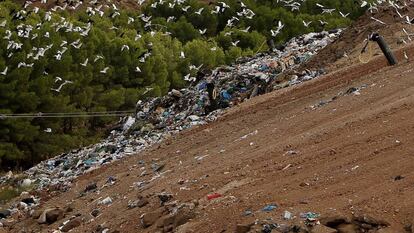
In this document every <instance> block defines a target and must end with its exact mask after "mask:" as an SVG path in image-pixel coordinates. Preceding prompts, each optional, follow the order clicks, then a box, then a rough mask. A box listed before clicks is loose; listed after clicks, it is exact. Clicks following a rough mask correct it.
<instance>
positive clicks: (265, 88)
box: [0, 29, 342, 190]
mask: <svg viewBox="0 0 414 233" xmlns="http://www.w3.org/2000/svg"><path fill="white" fill-rule="evenodd" d="M341 32H342V30H339V29H338V30H333V31H330V32H320V33H309V34H306V35H303V36H300V37H297V38H293V39H291V40H290V41H288V42H287V43H286V44H285V45H283V46H280V47H279V48H278V49H275V50H273V51H271V52H268V53H261V54H257V55H255V56H254V57H247V58H242V59H240V60H238V61H237V62H236V63H235V64H233V65H231V66H223V67H218V68H216V69H214V70H212V71H206V70H200V71H199V73H198V76H197V77H195V78H194V79H195V80H194V81H193V82H192V83H191V84H190V85H189V87H187V88H184V89H181V90H172V91H170V92H169V93H168V94H167V95H166V96H163V97H156V98H149V99H146V100H140V101H138V103H137V106H136V114H135V115H133V116H129V117H125V118H123V119H122V120H121V122H120V124H119V127H118V128H117V129H115V130H113V131H112V132H111V133H110V135H109V136H108V137H107V138H106V139H104V140H102V141H101V142H100V143H97V144H95V145H91V146H88V147H85V148H81V149H77V150H72V151H70V152H67V153H63V154H61V155H59V156H57V157H54V158H51V159H49V160H46V161H43V162H41V163H39V164H37V165H36V166H34V167H32V168H30V169H29V170H27V171H25V172H24V178H25V179H24V180H22V181H21V182H26V184H27V183H30V184H32V185H34V187H36V188H37V189H44V188H48V187H51V186H53V187H54V190H56V189H59V190H67V189H68V188H70V187H71V184H72V183H71V182H72V180H73V179H75V178H76V177H78V176H80V175H82V174H85V173H87V172H90V171H92V170H94V169H97V168H99V167H101V166H103V165H105V164H108V163H111V162H113V161H116V160H119V159H121V158H123V157H125V156H129V155H134V154H136V153H138V152H140V151H142V150H143V149H145V148H148V147H150V146H151V145H153V144H155V143H159V142H160V141H162V140H163V139H165V138H167V137H169V136H171V135H173V134H176V133H178V132H180V131H182V130H185V129H188V128H191V127H193V126H196V125H202V124H206V123H208V122H211V121H214V120H215V119H217V117H219V116H220V115H221V114H222V113H223V111H224V109H226V108H228V107H231V106H234V105H237V104H239V103H241V102H243V101H245V100H246V99H249V98H252V97H254V96H256V95H260V94H264V93H266V92H269V91H272V90H274V89H278V88H281V86H280V85H274V83H275V81H277V80H278V78H279V77H280V76H281V74H282V73H283V72H285V71H289V70H294V69H295V68H297V67H298V66H299V65H300V64H302V63H304V62H306V61H307V60H308V59H309V58H310V57H312V56H313V55H315V54H316V53H317V52H318V51H319V50H320V49H322V48H324V47H325V46H327V45H328V44H329V43H331V42H332V41H333V40H335V39H336V38H338V37H339V35H340V34H341ZM323 73H324V71H323V70H317V71H310V70H307V71H304V72H302V73H300V74H296V75H294V76H292V79H291V80H289V81H287V84H285V85H284V86H283V87H286V86H291V85H295V84H299V83H302V82H304V81H307V80H311V79H314V78H316V77H318V76H320V75H321V74H323ZM9 179H10V175H8V176H4V177H1V178H0V183H5V182H7V181H8V180H9Z"/></svg>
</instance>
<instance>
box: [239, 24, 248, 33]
mask: <svg viewBox="0 0 414 233" xmlns="http://www.w3.org/2000/svg"><path fill="white" fill-rule="evenodd" d="M249 30H250V26H248V27H247V28H246V29H240V31H242V32H245V33H248V32H249Z"/></svg>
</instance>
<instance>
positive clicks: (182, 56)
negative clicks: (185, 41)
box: [180, 51, 185, 59]
mask: <svg viewBox="0 0 414 233" xmlns="http://www.w3.org/2000/svg"><path fill="white" fill-rule="evenodd" d="M180 58H182V59H184V58H185V54H184V52H183V51H181V52H180Z"/></svg>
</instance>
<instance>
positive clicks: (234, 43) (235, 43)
mask: <svg viewBox="0 0 414 233" xmlns="http://www.w3.org/2000/svg"><path fill="white" fill-rule="evenodd" d="M239 42H240V40H236V41H234V42H231V45H233V46H234V47H237V44H238V43H239Z"/></svg>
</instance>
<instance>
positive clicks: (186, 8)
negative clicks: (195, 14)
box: [181, 6, 191, 12]
mask: <svg viewBox="0 0 414 233" xmlns="http://www.w3.org/2000/svg"><path fill="white" fill-rule="evenodd" d="M190 7H191V6H186V7H183V8H181V10H183V11H184V12H187V11H188V9H190Z"/></svg>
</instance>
